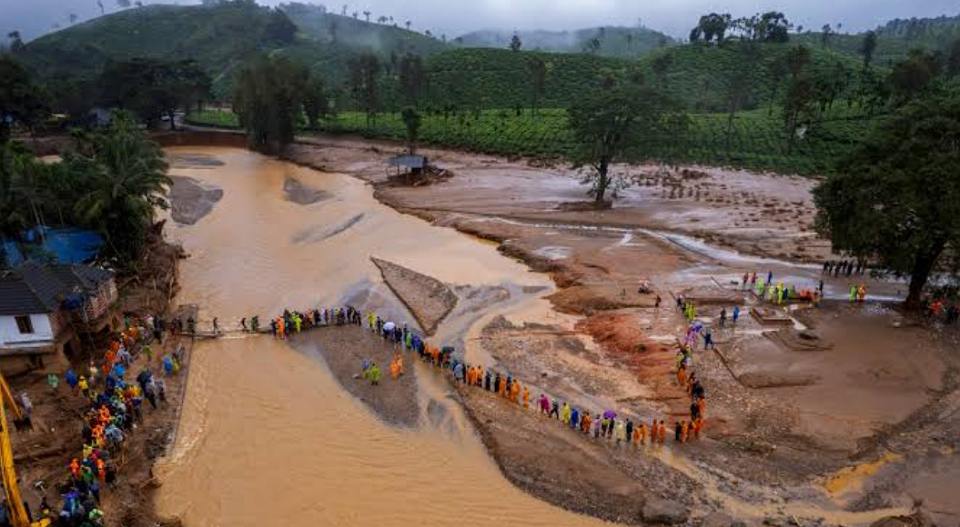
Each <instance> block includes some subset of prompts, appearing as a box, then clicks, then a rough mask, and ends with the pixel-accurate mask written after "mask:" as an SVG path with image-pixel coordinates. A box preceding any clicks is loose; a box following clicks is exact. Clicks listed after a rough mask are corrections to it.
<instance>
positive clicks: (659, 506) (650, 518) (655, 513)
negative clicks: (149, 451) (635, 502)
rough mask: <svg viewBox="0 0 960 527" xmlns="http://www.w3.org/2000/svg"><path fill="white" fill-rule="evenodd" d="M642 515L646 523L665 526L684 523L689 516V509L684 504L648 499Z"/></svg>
mask: <svg viewBox="0 0 960 527" xmlns="http://www.w3.org/2000/svg"><path fill="white" fill-rule="evenodd" d="M641 514H642V515H643V521H644V522H646V523H659V524H663V525H675V524H678V523H684V522H686V521H687V516H688V513H687V509H686V508H685V507H684V506H683V505H682V504H680V503H677V502H676V501H671V500H665V499H661V498H649V499H647V502H646V503H644V504H643V512H642V513H641Z"/></svg>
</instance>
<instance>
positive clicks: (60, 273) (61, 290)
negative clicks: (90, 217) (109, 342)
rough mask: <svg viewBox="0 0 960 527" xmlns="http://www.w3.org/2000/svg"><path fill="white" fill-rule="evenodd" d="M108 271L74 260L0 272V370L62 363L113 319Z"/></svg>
mask: <svg viewBox="0 0 960 527" xmlns="http://www.w3.org/2000/svg"><path fill="white" fill-rule="evenodd" d="M116 300H117V286H116V282H115V281H114V277H113V273H112V272H110V271H106V270H103V269H99V268H96V267H90V266H86V265H79V264H72V265H67V264H39V263H35V262H26V263H23V264H21V265H20V266H18V267H16V268H14V269H11V270H7V271H0V369H3V371H4V373H8V374H12V373H17V372H22V371H24V370H31V369H37V368H42V367H44V365H45V362H46V363H52V364H51V365H65V364H66V360H67V358H68V357H71V356H75V355H76V354H77V353H79V351H80V349H81V337H90V336H92V335H95V334H97V333H100V332H102V331H104V330H105V329H107V328H112V327H114V326H115V325H116V324H117V322H118V321H117V320H115V319H116V315H115V313H113V309H112V308H113V306H114V304H115V303H116Z"/></svg>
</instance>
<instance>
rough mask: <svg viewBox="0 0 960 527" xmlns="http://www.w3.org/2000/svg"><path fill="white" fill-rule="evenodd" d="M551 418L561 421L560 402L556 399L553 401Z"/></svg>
mask: <svg viewBox="0 0 960 527" xmlns="http://www.w3.org/2000/svg"><path fill="white" fill-rule="evenodd" d="M550 417H554V418H556V419H560V402H559V401H557V400H556V399H554V400H553V405H552V406H551V407H550Z"/></svg>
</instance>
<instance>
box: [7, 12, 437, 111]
mask: <svg viewBox="0 0 960 527" xmlns="http://www.w3.org/2000/svg"><path fill="white" fill-rule="evenodd" d="M279 9H280V10H281V11H283V12H284V13H285V14H286V15H287V17H288V18H289V19H290V20H291V21H292V22H293V23H294V24H295V25H296V26H297V34H296V37H295V38H291V39H288V40H281V41H278V40H277V39H276V38H274V37H273V35H272V34H271V31H270V30H271V21H272V20H273V19H274V17H275V16H276V15H277V13H276V12H275V11H274V10H272V9H270V8H268V7H263V6H258V5H257V4H256V3H254V2H252V1H249V0H239V1H231V2H221V3H216V4H210V5H192V6H177V5H149V6H145V7H142V8H137V9H127V10H124V11H120V12H117V13H111V14H109V15H106V16H102V17H99V18H96V19H93V20H90V21H88V22H85V23H83V24H77V25H76V26H72V27H70V28H67V29H63V30H61V31H57V32H55V33H50V34H48V35H45V36H43V37H41V38H38V39H36V40H34V41H31V42H30V43H28V44H27V45H26V47H25V49H24V50H23V51H22V52H20V53H18V58H19V59H20V60H22V61H23V62H24V63H25V64H26V65H27V66H29V67H30V68H31V69H33V70H34V71H35V72H37V73H38V74H39V75H40V76H41V77H44V78H55V77H85V78H90V77H94V76H96V75H97V74H98V73H99V71H100V70H101V69H102V68H103V65H104V64H106V63H107V62H108V61H110V60H124V59H130V58H134V57H149V58H170V59H172V58H176V59H184V58H191V59H194V60H196V61H197V62H199V63H200V65H201V66H202V67H204V69H206V70H207V72H208V73H210V75H211V77H213V78H214V92H215V93H216V94H217V96H218V97H219V98H222V97H225V96H226V94H228V93H229V86H230V83H231V81H232V78H233V75H232V74H233V71H234V69H235V68H236V67H237V66H238V65H239V64H242V63H243V62H244V61H245V60H247V59H248V58H249V57H250V56H251V55H252V54H254V53H257V52H266V53H283V54H287V55H289V56H291V57H294V58H297V59H298V60H301V61H303V62H304V63H307V64H310V65H311V67H312V68H313V69H315V70H318V71H320V72H322V73H323V74H324V75H325V76H326V77H328V78H329V80H330V83H331V84H340V83H342V81H343V80H344V79H345V77H346V63H347V61H348V60H349V59H350V58H351V57H353V56H355V55H356V54H357V53H359V52H361V51H365V50H371V51H374V52H376V53H378V54H379V55H381V57H382V58H383V60H384V61H389V60H390V59H391V56H393V57H396V56H400V55H402V54H404V53H407V52H410V53H416V54H420V55H424V56H427V55H430V54H433V53H437V52H439V51H442V50H444V49H448V48H449V46H447V45H446V44H444V43H443V42H441V41H439V40H437V39H434V38H430V37H428V36H426V35H421V34H419V33H415V32H413V31H407V30H405V29H400V28H396V27H392V26H388V25H383V24H375V23H372V22H366V21H364V20H358V19H354V18H351V17H344V16H339V15H333V14H329V13H325V12H324V10H323V9H322V8H321V7H318V6H308V5H304V4H296V3H293V4H285V5H282V6H281V7H280V8H279Z"/></svg>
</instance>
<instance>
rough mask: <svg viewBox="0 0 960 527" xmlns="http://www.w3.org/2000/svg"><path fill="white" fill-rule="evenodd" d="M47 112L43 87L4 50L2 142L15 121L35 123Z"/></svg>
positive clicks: (0, 111)
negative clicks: (5, 53)
mask: <svg viewBox="0 0 960 527" xmlns="http://www.w3.org/2000/svg"><path fill="white" fill-rule="evenodd" d="M46 113H47V106H46V101H45V98H44V96H43V93H42V90H41V89H40V87H39V86H37V85H36V84H34V82H33V80H32V79H31V78H30V75H29V73H28V72H27V70H26V69H25V68H24V67H23V66H22V65H20V63H19V62H17V61H16V59H14V58H13V57H12V56H10V55H4V54H0V144H2V143H5V142H6V141H7V140H8V139H9V138H10V127H11V124H12V123H13V122H19V123H22V124H25V125H27V126H32V125H34V124H36V123H37V122H39V121H40V120H41V119H42V118H43V117H44V116H45V115H46Z"/></svg>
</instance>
